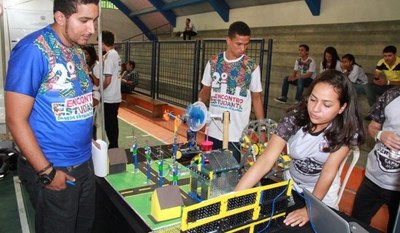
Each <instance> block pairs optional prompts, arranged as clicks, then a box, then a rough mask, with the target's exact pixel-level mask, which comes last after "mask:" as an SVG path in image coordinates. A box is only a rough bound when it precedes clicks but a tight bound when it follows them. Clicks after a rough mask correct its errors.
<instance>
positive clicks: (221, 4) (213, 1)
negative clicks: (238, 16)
mask: <svg viewBox="0 0 400 233" xmlns="http://www.w3.org/2000/svg"><path fill="white" fill-rule="evenodd" d="M207 1H208V3H209V4H210V5H211V6H212V7H213V8H214V10H215V11H216V12H217V13H218V14H219V16H220V17H221V18H222V19H223V20H224V22H229V6H228V4H226V2H225V0H207Z"/></svg>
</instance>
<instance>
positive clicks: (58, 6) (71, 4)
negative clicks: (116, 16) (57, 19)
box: [53, 0, 99, 18]
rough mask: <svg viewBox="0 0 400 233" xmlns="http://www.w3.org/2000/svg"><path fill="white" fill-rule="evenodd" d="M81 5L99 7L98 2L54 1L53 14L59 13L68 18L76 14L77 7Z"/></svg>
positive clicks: (80, 0)
mask: <svg viewBox="0 0 400 233" xmlns="http://www.w3.org/2000/svg"><path fill="white" fill-rule="evenodd" d="M81 4H83V5H88V4H95V5H99V0H54V5H53V13H56V12H57V11H60V12H61V13H63V14H64V15H65V17H67V18H68V17H69V16H71V15H72V14H74V13H76V11H77V10H76V9H77V7H78V5H81Z"/></svg>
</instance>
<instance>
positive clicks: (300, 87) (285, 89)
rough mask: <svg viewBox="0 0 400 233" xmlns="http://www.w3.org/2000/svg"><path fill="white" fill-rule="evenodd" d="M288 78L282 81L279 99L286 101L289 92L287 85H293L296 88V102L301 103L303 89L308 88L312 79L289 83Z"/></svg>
mask: <svg viewBox="0 0 400 233" xmlns="http://www.w3.org/2000/svg"><path fill="white" fill-rule="evenodd" d="M288 79H289V76H286V77H285V78H284V79H283V83H282V91H281V97H282V98H284V99H285V100H287V95H288V92H289V84H292V85H295V86H296V87H297V88H296V101H301V98H302V96H303V91H304V88H306V87H308V86H310V84H311V83H312V81H313V79H312V78H305V79H297V80H294V81H289V80H288Z"/></svg>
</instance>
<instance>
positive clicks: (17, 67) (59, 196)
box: [5, 0, 99, 233]
mask: <svg viewBox="0 0 400 233" xmlns="http://www.w3.org/2000/svg"><path fill="white" fill-rule="evenodd" d="M53 2H54V3H53V16H54V23H52V24H50V25H48V26H47V27H45V28H43V29H40V30H38V31H35V32H33V33H31V34H29V35H27V36H26V37H24V38H23V39H22V40H20V41H19V42H18V44H17V45H16V46H15V47H14V48H13V50H12V52H11V56H10V60H9V66H8V72H7V78H6V84H5V107H6V122H7V126H8V128H9V130H10V132H11V134H12V136H13V139H14V141H15V143H16V144H17V145H18V148H19V149H20V150H21V153H22V156H20V157H19V159H18V176H19V179H20V180H21V183H22V184H23V185H24V186H25V188H26V190H27V192H28V194H29V198H30V201H31V203H32V205H33V208H34V210H35V231H36V232H38V233H39V232H40V233H74V232H75V233H90V232H91V230H92V226H93V222H94V214H95V179H94V178H95V177H94V174H93V164H92V160H91V156H92V153H91V150H92V146H91V145H92V144H91V142H92V123H93V105H92V82H91V81H90V79H89V76H88V73H87V68H86V67H87V65H86V62H85V55H84V53H83V51H82V49H81V48H80V46H83V45H85V44H87V42H88V40H89V38H90V37H91V35H93V34H94V33H95V25H96V21H97V19H98V16H99V5H98V4H99V1H98V0H86V1H80V0H70V1H64V0H54V1H53ZM83 19H84V20H83Z"/></svg>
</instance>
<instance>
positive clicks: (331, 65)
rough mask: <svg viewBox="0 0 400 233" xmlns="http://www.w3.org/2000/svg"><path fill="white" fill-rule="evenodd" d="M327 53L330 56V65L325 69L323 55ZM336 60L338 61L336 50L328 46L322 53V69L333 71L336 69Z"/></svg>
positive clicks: (325, 61)
mask: <svg viewBox="0 0 400 233" xmlns="http://www.w3.org/2000/svg"><path fill="white" fill-rule="evenodd" d="M327 53H329V54H330V55H332V63H331V64H330V66H329V67H326V63H327V60H326V58H325V54H327ZM338 60H340V59H339V55H338V53H337V51H336V49H335V48H334V47H331V46H329V47H327V48H326V49H325V51H324V55H323V58H322V67H324V68H325V69H333V70H334V69H336V63H337V62H338Z"/></svg>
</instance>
